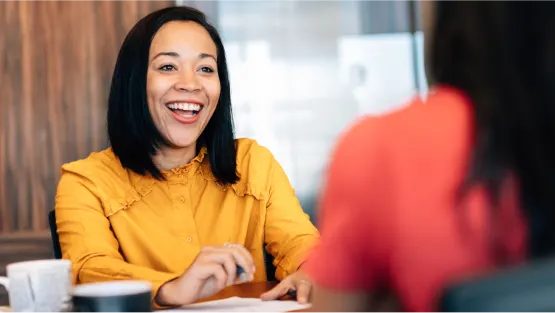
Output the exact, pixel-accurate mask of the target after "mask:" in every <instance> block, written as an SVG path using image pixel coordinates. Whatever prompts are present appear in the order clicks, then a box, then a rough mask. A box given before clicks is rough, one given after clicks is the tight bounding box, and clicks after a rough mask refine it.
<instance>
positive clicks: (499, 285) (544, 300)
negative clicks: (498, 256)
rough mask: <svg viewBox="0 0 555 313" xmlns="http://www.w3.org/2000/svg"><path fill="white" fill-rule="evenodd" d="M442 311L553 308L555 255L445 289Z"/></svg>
mask: <svg viewBox="0 0 555 313" xmlns="http://www.w3.org/2000/svg"><path fill="white" fill-rule="evenodd" d="M440 310H441V311H452V312H462V311H464V312H499V311H504V312H514V311H520V312H529V311H533V312H541V311H551V312H553V311H555V259H546V260H541V261H535V262H531V263H528V264H525V265H522V266H519V267H516V268H512V269H507V270H503V271H499V272H496V273H493V274H491V275H487V276H484V277H480V278H475V279H471V280H468V281H465V282H461V283H457V284H455V285H452V286H450V287H449V288H447V289H446V290H445V293H444V294H443V296H442V298H441V304H440Z"/></svg>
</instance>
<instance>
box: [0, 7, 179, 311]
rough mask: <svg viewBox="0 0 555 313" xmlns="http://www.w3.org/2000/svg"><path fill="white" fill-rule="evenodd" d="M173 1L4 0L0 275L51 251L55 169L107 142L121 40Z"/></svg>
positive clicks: (0, 17)
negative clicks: (13, 264) (9, 267)
mask: <svg viewBox="0 0 555 313" xmlns="http://www.w3.org/2000/svg"><path fill="white" fill-rule="evenodd" d="M170 5H173V2H172V1H157V2H142V1H125V2H106V1H102V2H100V1H99V2H0V275H4V274H5V266H6V264H7V263H10V262H15V261H21V260H29V259H41V258H51V257H52V248H51V247H52V245H51V241H50V234H49V232H48V231H47V229H48V221H47V213H48V211H49V210H51V209H52V208H53V206H54V194H55V189H56V185H57V182H58V179H59V171H60V166H61V165H62V164H63V163H65V162H68V161H72V160H76V159H79V158H83V157H86V156H87V155H88V154H89V153H90V152H92V151H95V150H99V149H102V148H104V147H106V146H107V145H108V140H107V137H106V122H105V120H106V116H105V115H106V108H107V98H108V91H109V86H110V79H111V75H112V71H113V66H114V64H115V61H116V56H117V52H118V50H119V47H120V45H121V42H122V41H123V38H124V37H125V35H126V33H127V32H128V31H129V30H130V29H131V27H132V26H133V24H134V23H135V22H136V21H137V20H138V19H139V18H140V17H142V16H144V15H146V14H147V13H149V12H151V11H154V10H157V9H159V8H163V7H166V6H170ZM0 289H1V290H0V305H5V304H7V295H6V293H5V291H4V290H3V288H0Z"/></svg>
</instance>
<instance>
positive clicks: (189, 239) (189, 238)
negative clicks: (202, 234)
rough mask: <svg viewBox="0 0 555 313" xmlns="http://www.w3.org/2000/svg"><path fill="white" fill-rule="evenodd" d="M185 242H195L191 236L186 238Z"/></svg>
mask: <svg viewBox="0 0 555 313" xmlns="http://www.w3.org/2000/svg"><path fill="white" fill-rule="evenodd" d="M185 241H187V242H191V241H193V238H192V237H191V236H187V237H186V238H185Z"/></svg>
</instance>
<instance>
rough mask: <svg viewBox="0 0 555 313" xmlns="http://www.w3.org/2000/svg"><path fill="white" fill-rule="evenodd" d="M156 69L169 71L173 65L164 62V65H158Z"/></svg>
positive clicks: (172, 68)
mask: <svg viewBox="0 0 555 313" xmlns="http://www.w3.org/2000/svg"><path fill="white" fill-rule="evenodd" d="M158 69H159V70H161V71H164V72H169V71H172V70H174V69H175V66H173V65H171V64H165V65H162V66H160V67H159V68H158Z"/></svg>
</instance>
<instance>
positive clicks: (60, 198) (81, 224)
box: [56, 172, 176, 296]
mask: <svg viewBox="0 0 555 313" xmlns="http://www.w3.org/2000/svg"><path fill="white" fill-rule="evenodd" d="M97 192H98V191H97V189H96V187H95V185H94V184H93V182H91V181H90V180H88V179H87V178H85V177H83V176H80V175H78V174H75V173H72V172H64V173H63V175H62V177H61V179H60V183H59V185H58V190H57V195H56V220H57V227H58V234H59V238H60V244H61V248H62V254H63V258H65V259H69V260H71V262H72V264H73V265H72V267H73V270H72V274H73V275H72V276H73V281H74V282H75V283H86V282H97V281H105V280H115V279H118V280H120V279H122V280H123V279H140V280H147V281H150V282H151V283H152V285H153V290H152V295H153V296H154V295H156V293H157V292H158V289H159V288H160V286H161V285H162V284H164V283H165V282H167V281H169V280H171V279H173V278H175V277H176V274H175V273H170V272H163V271H156V270H153V269H151V268H148V267H144V266H139V265H133V264H130V263H128V262H126V261H125V260H124V258H123V256H122V254H121V253H120V251H121V250H120V247H119V243H118V239H117V238H116V236H115V234H114V232H113V231H112V229H111V227H110V222H109V220H108V218H107V217H106V216H105V214H104V210H103V208H102V202H101V201H100V199H99V197H98V196H97V195H96V193H97Z"/></svg>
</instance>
